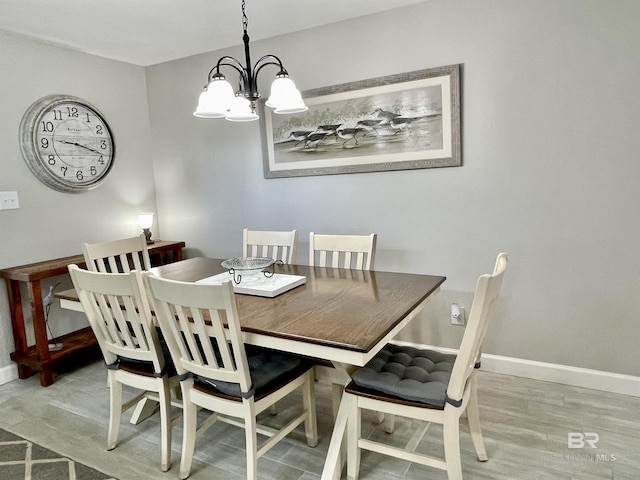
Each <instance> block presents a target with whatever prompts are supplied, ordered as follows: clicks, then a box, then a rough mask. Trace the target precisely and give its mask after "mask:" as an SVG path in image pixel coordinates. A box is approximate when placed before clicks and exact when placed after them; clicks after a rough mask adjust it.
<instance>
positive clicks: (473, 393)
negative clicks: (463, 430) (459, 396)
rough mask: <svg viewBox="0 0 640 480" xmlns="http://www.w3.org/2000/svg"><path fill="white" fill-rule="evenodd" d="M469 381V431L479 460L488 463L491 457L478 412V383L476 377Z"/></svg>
mask: <svg viewBox="0 0 640 480" xmlns="http://www.w3.org/2000/svg"><path fill="white" fill-rule="evenodd" d="M469 381H470V382H471V384H470V396H469V403H468V404H467V410H466V411H467V419H468V421H469V431H470V432H471V440H472V441H473V446H474V447H475V449H476V454H477V455H478V460H480V461H481V462H486V461H487V460H488V459H489V457H488V456H487V451H486V450H485V448H484V440H483V439H482V428H481V427H480V413H479V412H478V387H477V385H478V383H477V382H478V381H477V378H476V376H475V375H472V376H471V378H470V379H469Z"/></svg>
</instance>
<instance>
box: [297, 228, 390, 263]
mask: <svg viewBox="0 0 640 480" xmlns="http://www.w3.org/2000/svg"><path fill="white" fill-rule="evenodd" d="M376 240H377V235H376V234H375V233H372V234H371V235H323V234H318V233H314V232H311V233H310V234H309V265H310V266H312V267H313V266H318V267H331V268H350V269H357V270H372V269H373V264H374V262H375V256H376Z"/></svg>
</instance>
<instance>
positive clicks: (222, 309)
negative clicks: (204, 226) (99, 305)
mask: <svg viewBox="0 0 640 480" xmlns="http://www.w3.org/2000/svg"><path fill="white" fill-rule="evenodd" d="M146 281H147V284H148V287H149V291H150V292H151V296H152V301H153V304H154V310H155V312H156V315H157V318H158V322H159V324H160V328H161V329H162V332H163V334H164V337H165V339H166V341H167V344H168V346H169V351H170V352H171V356H172V358H173V361H174V364H175V366H176V369H177V371H178V373H179V375H180V379H181V381H180V386H181V389H182V399H183V405H184V416H183V418H184V422H183V425H184V427H183V433H182V438H183V441H182V459H181V462H180V478H183V479H184V478H187V477H188V476H189V475H190V472H191V464H192V460H193V454H194V449H195V442H196V434H197V433H201V432H204V431H205V430H206V429H207V428H209V427H210V426H211V425H212V424H213V423H214V422H216V421H217V420H220V421H227V422H229V423H231V424H233V425H237V424H238V421H237V420H236V419H240V420H241V421H242V422H243V424H244V429H245V443H246V459H247V460H246V461H247V465H246V467H247V479H249V480H255V479H256V477H257V461H258V458H259V457H261V456H262V455H263V454H264V453H266V452H267V451H268V450H269V449H270V448H272V447H273V446H274V445H275V444H276V443H277V442H279V441H280V440H281V439H283V438H284V437H285V436H286V435H288V434H289V433H291V432H292V431H293V430H294V429H295V428H296V427H297V426H299V425H300V424H302V423H304V425H305V432H306V438H307V444H308V445H309V446H312V447H313V446H315V445H316V444H317V443H318V433H317V426H316V410H315V397H314V389H313V377H312V375H311V371H312V370H311V368H312V364H311V363H309V362H308V361H307V360H306V359H304V358H302V357H298V356H294V355H290V354H285V353H282V352H276V351H272V350H267V349H262V348H258V347H254V346H251V345H246V346H245V344H244V342H243V340H242V332H241V331H240V319H239V318H238V311H237V306H236V299H235V297H234V293H233V287H232V284H231V282H230V281H226V282H223V283H221V284H197V283H187V282H177V281H172V280H167V279H162V278H159V277H156V276H154V275H153V274H151V273H147V274H146ZM225 324H226V325H225ZM296 390H298V391H300V390H301V392H302V404H303V405H302V411H301V413H299V414H297V415H296V416H294V418H292V419H290V421H289V422H288V423H287V424H286V425H285V426H283V427H282V428H281V429H280V430H274V429H271V428H268V427H266V426H261V425H259V424H258V423H257V419H256V417H257V415H258V414H260V413H261V412H263V411H265V410H267V409H268V408H270V406H271V405H273V404H274V403H275V402H276V401H278V400H280V399H282V398H284V397H285V396H287V395H289V394H290V393H292V392H294V391H296ZM199 409H205V410H208V411H210V412H212V413H211V415H210V416H209V417H208V419H207V420H203V421H202V423H200V425H197V421H198V411H199ZM258 434H260V435H266V436H267V437H268V439H267V440H265V441H263V442H262V443H261V444H258Z"/></svg>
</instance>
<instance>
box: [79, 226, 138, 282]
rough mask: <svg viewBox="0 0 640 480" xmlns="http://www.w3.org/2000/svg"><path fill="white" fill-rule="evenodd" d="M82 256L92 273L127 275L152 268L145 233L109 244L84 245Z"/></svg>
mask: <svg viewBox="0 0 640 480" xmlns="http://www.w3.org/2000/svg"><path fill="white" fill-rule="evenodd" d="M82 254H83V255H84V261H85V263H86V264H87V270H90V271H92V272H103V273H127V272H130V271H132V270H149V269H150V268H151V260H150V258H149V250H148V248H147V240H146V238H145V236H144V233H142V234H140V235H139V236H137V237H131V238H122V239H119V240H113V241H109V242H101V243H83V244H82Z"/></svg>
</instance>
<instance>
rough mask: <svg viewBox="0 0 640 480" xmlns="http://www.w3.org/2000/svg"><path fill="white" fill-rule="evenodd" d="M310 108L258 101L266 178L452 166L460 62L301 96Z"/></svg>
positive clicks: (456, 160) (458, 161) (455, 162)
mask: <svg viewBox="0 0 640 480" xmlns="http://www.w3.org/2000/svg"><path fill="white" fill-rule="evenodd" d="M302 96H303V98H304V101H305V103H306V104H307V106H308V107H309V110H308V111H306V112H303V113H299V114H293V115H276V114H274V113H273V112H272V111H271V110H270V109H268V108H265V106H264V101H261V102H260V103H259V106H260V118H261V128H262V142H263V163H264V176H265V178H281V177H300V176H309V175H334V174H344V173H362V172H379V171H385V170H409V169H416V168H436V167H456V166H460V165H462V152H461V145H460V64H457V65H449V66H445V67H438V68H431V69H428V70H418V71H415V72H409V73H402V74H397V75H390V76H386V77H379V78H374V79H370V80H363V81H358V82H351V83H344V84H341V85H335V86H332V87H325V88H318V89H314V90H308V91H305V92H302Z"/></svg>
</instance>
